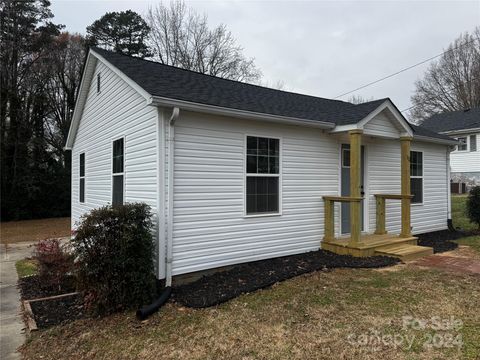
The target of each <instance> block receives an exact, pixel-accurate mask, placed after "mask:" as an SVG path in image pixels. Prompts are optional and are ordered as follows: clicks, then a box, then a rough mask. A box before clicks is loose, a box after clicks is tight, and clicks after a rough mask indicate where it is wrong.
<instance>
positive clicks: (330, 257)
mask: <svg viewBox="0 0 480 360" xmlns="http://www.w3.org/2000/svg"><path fill="white" fill-rule="evenodd" d="M398 262H399V260H398V259H395V258H391V257H386V256H372V257H367V258H359V257H353V256H346V255H337V254H334V253H332V252H329V251H325V250H318V251H312V252H309V253H304V254H298V255H292V256H284V257H279V258H274V259H267V260H261V261H255V262H251V263H246V264H241V265H237V266H235V267H233V268H232V269H230V270H227V271H223V272H218V273H215V274H213V275H209V276H204V277H202V278H201V279H199V280H197V281H195V282H192V283H190V284H186V285H182V286H179V287H176V288H175V289H174V291H173V299H174V301H177V302H179V303H181V304H183V305H185V306H188V307H193V308H203V307H209V306H214V305H218V304H221V303H223V302H225V301H228V300H230V299H233V298H235V297H237V296H239V295H241V294H244V293H248V292H252V291H255V290H257V289H261V288H265V287H268V286H271V285H273V284H275V283H277V282H279V281H283V280H287V279H290V278H292V277H294V276H298V275H301V274H305V273H309V272H313V271H317V270H328V269H333V268H341V267H342V268H379V267H385V266H390V265H394V264H396V263H398Z"/></svg>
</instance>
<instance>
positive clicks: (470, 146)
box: [422, 107, 480, 192]
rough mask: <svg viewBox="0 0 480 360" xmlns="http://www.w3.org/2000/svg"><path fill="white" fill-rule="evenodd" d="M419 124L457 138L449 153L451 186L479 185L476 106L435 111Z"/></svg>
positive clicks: (479, 127)
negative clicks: (440, 112) (440, 111)
mask: <svg viewBox="0 0 480 360" xmlns="http://www.w3.org/2000/svg"><path fill="white" fill-rule="evenodd" d="M422 126H423V127H426V128H428V129H430V130H432V131H436V132H438V133H440V134H445V135H448V136H451V137H452V138H455V139H457V140H458V142H459V143H458V145H457V146H456V147H455V150H454V151H452V152H451V153H450V168H451V180H452V190H453V189H455V190H459V191H455V192H464V191H462V187H463V188H464V190H465V188H466V189H468V188H469V187H471V186H474V185H480V107H477V108H474V109H467V110H462V111H453V112H448V113H443V114H437V115H434V116H432V117H431V118H429V119H427V120H425V121H424V122H423V123H422ZM464 185H467V186H466V187H465V186H464Z"/></svg>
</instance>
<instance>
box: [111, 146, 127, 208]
mask: <svg viewBox="0 0 480 360" xmlns="http://www.w3.org/2000/svg"><path fill="white" fill-rule="evenodd" d="M112 154H113V164H112V172H113V174H112V205H122V204H123V183H124V181H123V180H124V168H125V166H124V143H123V138H121V139H118V140H115V141H114V142H113V151H112Z"/></svg>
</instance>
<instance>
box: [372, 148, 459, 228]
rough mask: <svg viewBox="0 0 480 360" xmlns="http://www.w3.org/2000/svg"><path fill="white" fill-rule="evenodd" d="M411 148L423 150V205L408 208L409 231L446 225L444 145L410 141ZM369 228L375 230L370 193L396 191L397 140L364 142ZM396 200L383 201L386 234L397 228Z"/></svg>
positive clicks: (398, 218)
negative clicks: (385, 203)
mask: <svg viewBox="0 0 480 360" xmlns="http://www.w3.org/2000/svg"><path fill="white" fill-rule="evenodd" d="M411 149H412V150H413V151H422V152H423V182H424V184H423V189H424V191H423V204H415V205H412V207H411V216H412V232H413V233H414V234H420V233H424V232H429V231H436V230H443V229H446V228H447V197H448V196H449V195H448V189H447V163H446V156H447V147H446V146H443V145H435V144H429V143H424V142H418V141H413V142H412V146H411ZM367 154H368V173H367V177H368V180H367V182H368V187H369V188H368V192H369V195H370V196H369V231H370V232H373V231H374V230H375V211H376V209H375V200H374V198H373V194H376V193H379V194H381V193H384V194H400V186H401V180H400V142H399V141H398V140H397V141H395V140H381V139H371V140H370V141H369V142H368V144H367ZM400 215H401V207H400V201H396V200H387V205H386V226H387V231H388V232H390V233H399V232H400V227H401V218H400Z"/></svg>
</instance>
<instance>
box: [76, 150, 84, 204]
mask: <svg viewBox="0 0 480 360" xmlns="http://www.w3.org/2000/svg"><path fill="white" fill-rule="evenodd" d="M79 187H80V188H79V189H78V190H79V191H78V194H79V201H80V202H81V203H84V202H85V153H81V154H80V184H79Z"/></svg>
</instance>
